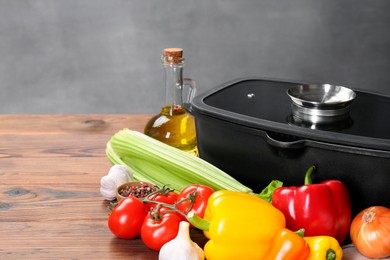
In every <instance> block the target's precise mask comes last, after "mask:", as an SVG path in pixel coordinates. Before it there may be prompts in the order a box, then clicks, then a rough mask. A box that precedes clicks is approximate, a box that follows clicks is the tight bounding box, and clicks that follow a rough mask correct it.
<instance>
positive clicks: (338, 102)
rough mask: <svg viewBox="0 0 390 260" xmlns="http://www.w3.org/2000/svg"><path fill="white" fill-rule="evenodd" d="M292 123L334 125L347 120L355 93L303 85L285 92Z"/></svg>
mask: <svg viewBox="0 0 390 260" xmlns="http://www.w3.org/2000/svg"><path fill="white" fill-rule="evenodd" d="M287 95H288V96H289V97H290V99H291V101H292V102H291V109H292V115H291V118H292V121H294V122H299V124H303V123H306V124H310V123H311V124H334V123H336V122H337V123H339V122H340V121H344V120H349V111H350V104H351V103H352V101H353V100H354V99H355V97H356V93H355V92H354V91H353V90H351V89H349V88H347V87H343V86H335V85H330V84H304V85H297V86H295V87H293V88H290V89H288V90H287Z"/></svg>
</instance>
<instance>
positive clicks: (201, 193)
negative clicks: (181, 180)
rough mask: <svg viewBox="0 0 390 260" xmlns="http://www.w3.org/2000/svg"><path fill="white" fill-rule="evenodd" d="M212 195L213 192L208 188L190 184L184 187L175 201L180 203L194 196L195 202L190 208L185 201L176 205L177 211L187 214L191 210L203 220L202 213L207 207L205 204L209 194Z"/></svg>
mask: <svg viewBox="0 0 390 260" xmlns="http://www.w3.org/2000/svg"><path fill="white" fill-rule="evenodd" d="M213 193H214V190H213V189H212V188H210V187H208V186H205V185H200V184H191V185H188V186H186V187H184V189H183V190H182V191H181V192H180V193H179V197H178V198H177V201H181V200H183V199H185V198H189V197H190V196H195V200H194V201H193V204H192V206H191V201H190V200H185V201H183V202H181V203H179V204H178V205H177V209H178V210H180V211H181V212H183V213H184V214H187V213H188V212H190V211H191V210H193V211H195V213H196V215H198V216H199V217H201V218H203V216H204V212H205V210H206V207H207V203H208V200H209V197H210V196H211V194H213Z"/></svg>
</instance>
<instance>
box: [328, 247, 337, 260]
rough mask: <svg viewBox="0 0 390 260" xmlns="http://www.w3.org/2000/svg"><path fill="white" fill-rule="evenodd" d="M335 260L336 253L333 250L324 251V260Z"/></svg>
mask: <svg viewBox="0 0 390 260" xmlns="http://www.w3.org/2000/svg"><path fill="white" fill-rule="evenodd" d="M335 259H336V252H335V251H334V250H333V249H331V248H330V249H328V251H326V260H335Z"/></svg>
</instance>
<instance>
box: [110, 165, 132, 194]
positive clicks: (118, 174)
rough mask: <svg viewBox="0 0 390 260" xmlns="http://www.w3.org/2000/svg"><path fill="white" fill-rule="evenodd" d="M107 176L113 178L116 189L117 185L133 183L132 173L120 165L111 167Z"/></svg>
mask: <svg viewBox="0 0 390 260" xmlns="http://www.w3.org/2000/svg"><path fill="white" fill-rule="evenodd" d="M107 175H108V176H112V177H113V178H114V181H115V184H116V187H118V186H119V185H121V184H123V183H125V182H129V181H133V173H132V172H131V171H130V169H129V168H128V167H127V166H125V165H120V164H116V165H113V166H112V167H111V168H110V170H109V171H108V174H107ZM116 187H115V188H116Z"/></svg>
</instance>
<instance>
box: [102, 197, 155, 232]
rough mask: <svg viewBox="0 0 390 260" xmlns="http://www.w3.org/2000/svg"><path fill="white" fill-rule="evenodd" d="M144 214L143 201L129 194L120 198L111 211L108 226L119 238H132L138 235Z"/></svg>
mask: <svg viewBox="0 0 390 260" xmlns="http://www.w3.org/2000/svg"><path fill="white" fill-rule="evenodd" d="M146 215H147V211H146V209H145V207H144V204H143V202H142V201H141V200H140V199H138V198H136V197H132V196H130V197H128V198H125V199H123V200H121V201H120V202H119V203H118V205H117V206H116V207H115V208H114V209H113V210H112V211H111V214H110V216H109V217H108V227H109V229H110V230H111V232H112V233H113V234H114V235H115V236H117V237H119V238H124V239H133V238H135V237H137V236H139V234H140V231H141V227H142V223H143V221H144V219H145V216H146Z"/></svg>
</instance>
